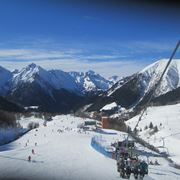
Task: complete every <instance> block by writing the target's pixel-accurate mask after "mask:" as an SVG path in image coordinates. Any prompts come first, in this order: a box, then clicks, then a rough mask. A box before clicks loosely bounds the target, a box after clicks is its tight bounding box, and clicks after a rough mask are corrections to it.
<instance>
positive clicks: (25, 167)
mask: <svg viewBox="0 0 180 180" xmlns="http://www.w3.org/2000/svg"><path fill="white" fill-rule="evenodd" d="M31 120H32V121H38V122H41V121H40V120H38V119H34V118H33V117H32V118H31ZM82 122H83V119H81V118H78V117H73V116H71V115H68V116H64V115H61V116H56V117H54V118H53V121H51V122H49V123H48V124H47V127H44V126H43V121H42V122H41V123H40V127H39V128H38V130H35V129H34V130H32V131H30V132H28V133H27V134H25V135H24V136H23V137H21V138H20V139H18V140H16V141H15V142H13V143H10V144H8V145H5V146H4V147H2V146H1V147H0V179H3V180H4V179H18V180H21V179H23V180H26V179H31V180H38V179H43V180H46V179H48V180H56V179H57V180H80V179H82V180H118V179H121V178H120V177H119V174H118V173H117V171H116V161H115V160H113V159H110V158H108V157H105V156H104V155H102V154H100V153H99V152H97V151H96V150H95V149H93V148H92V147H91V138H92V137H94V135H96V136H100V137H102V138H103V139H106V140H107V142H109V143H111V142H113V141H116V140H118V139H123V137H124V136H125V134H123V133H121V132H117V131H116V132H117V134H116V135H115V134H114V135H113V134H112V135H108V134H99V133H95V132H86V133H85V132H81V133H79V132H78V129H77V125H78V124H79V123H82ZM21 123H24V124H27V120H22V121H21ZM113 132H114V131H113ZM35 143H37V146H35ZM32 149H34V151H35V154H32ZM138 149H139V151H141V152H143V153H142V154H144V155H145V156H144V158H146V155H147V154H148V155H149V158H151V159H152V160H153V159H155V158H158V157H154V153H153V152H150V151H148V150H147V149H144V148H143V147H141V146H139V147H138ZM29 155H30V156H31V157H32V160H31V162H28V161H27V159H28V156H29ZM158 161H159V162H160V163H161V165H160V166H150V167H149V171H150V173H149V176H147V177H145V178H144V179H145V180H150V179H157V180H159V179H163V180H169V179H171V180H173V179H180V171H179V170H177V169H174V168H172V167H170V166H169V165H168V163H167V162H166V161H165V160H163V159H162V158H158ZM131 179H133V177H131Z"/></svg>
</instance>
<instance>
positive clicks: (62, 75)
mask: <svg viewBox="0 0 180 180" xmlns="http://www.w3.org/2000/svg"><path fill="white" fill-rule="evenodd" d="M0 75H1V76H0V78H1V79H0V80H1V81H0V88H1V87H4V85H5V84H6V85H7V84H8V85H9V89H17V88H18V87H19V86H21V85H22V84H25V83H29V84H30V83H32V82H36V83H38V84H39V85H40V86H41V87H42V88H44V89H46V88H47V89H48V87H52V88H54V89H56V90H60V89H66V90H68V91H70V92H74V93H77V94H81V95H83V94H86V93H91V92H94V93H96V92H98V91H106V90H108V89H109V88H110V87H111V86H112V85H113V84H114V81H110V80H107V79H105V78H103V77H102V76H100V75H99V74H96V73H95V72H94V71H91V70H90V71H88V72H85V73H82V72H64V71H61V70H49V71H48V70H45V69H43V68H42V67H40V66H38V65H36V64H34V63H32V64H29V65H28V66H26V67H25V68H22V69H21V70H15V71H13V72H10V71H8V70H6V69H4V68H0Z"/></svg>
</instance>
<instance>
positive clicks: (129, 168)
mask: <svg viewBox="0 0 180 180" xmlns="http://www.w3.org/2000/svg"><path fill="white" fill-rule="evenodd" d="M116 159H117V171H118V172H119V173H120V177H121V178H126V179H129V178H130V176H131V174H134V178H135V179H138V178H139V179H143V178H144V176H145V175H146V174H148V164H147V163H146V162H145V161H144V160H141V159H138V157H137V156H135V157H132V155H130V154H129V153H128V152H127V151H122V150H119V149H118V150H117V151H116Z"/></svg>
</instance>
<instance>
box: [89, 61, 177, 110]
mask: <svg viewBox="0 0 180 180" xmlns="http://www.w3.org/2000/svg"><path fill="white" fill-rule="evenodd" d="M166 63H167V60H160V61H157V62H155V63H153V64H151V65H149V66H147V67H146V68H144V69H143V70H141V71H140V72H138V73H136V74H134V75H132V76H130V77H126V78H124V79H121V80H120V81H119V82H117V83H116V84H115V85H114V86H112V87H111V88H110V89H109V90H108V91H107V92H105V93H103V94H102V95H101V96H99V97H98V98H97V100H96V101H95V102H94V103H93V104H92V105H91V106H90V107H89V108H88V111H100V109H102V108H103V107H104V106H106V105H107V104H110V103H112V102H116V104H117V105H118V106H119V107H123V108H125V109H127V110H128V109H132V108H133V109H134V110H138V111H139V110H140V109H142V107H143V106H144V105H145V104H146V102H147V99H148V98H149V96H150V94H151V93H152V89H153V87H154V85H155V84H156V83H157V81H158V79H159V78H160V76H161V74H162V72H163V70H164V68H165V66H166ZM179 78H180V60H173V61H172V63H171V64H170V66H169V68H168V70H167V72H166V74H165V76H164V77H163V79H162V81H161V84H160V86H159V87H158V89H157V90H156V92H155V96H154V98H153V100H152V101H153V102H154V103H155V104H170V103H171V104H172V103H176V102H177V101H179V100H180V97H179V96H178V89H179V87H180V81H179ZM114 113H115V112H114Z"/></svg>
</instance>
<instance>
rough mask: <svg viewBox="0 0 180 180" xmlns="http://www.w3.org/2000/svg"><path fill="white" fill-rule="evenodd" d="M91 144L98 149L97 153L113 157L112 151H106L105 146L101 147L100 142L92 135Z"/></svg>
mask: <svg viewBox="0 0 180 180" xmlns="http://www.w3.org/2000/svg"><path fill="white" fill-rule="evenodd" d="M91 146H92V147H93V148H94V149H95V150H96V151H98V152H99V153H101V154H103V155H104V156H106V157H109V158H112V159H114V153H113V152H109V151H106V149H105V147H103V146H102V145H101V144H100V143H98V142H97V141H96V139H95V137H92V139H91Z"/></svg>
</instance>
